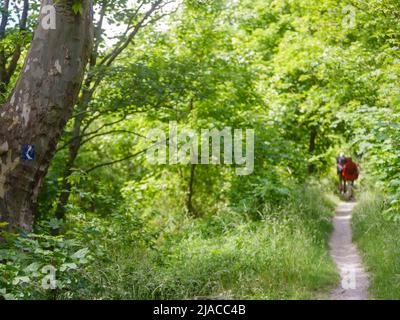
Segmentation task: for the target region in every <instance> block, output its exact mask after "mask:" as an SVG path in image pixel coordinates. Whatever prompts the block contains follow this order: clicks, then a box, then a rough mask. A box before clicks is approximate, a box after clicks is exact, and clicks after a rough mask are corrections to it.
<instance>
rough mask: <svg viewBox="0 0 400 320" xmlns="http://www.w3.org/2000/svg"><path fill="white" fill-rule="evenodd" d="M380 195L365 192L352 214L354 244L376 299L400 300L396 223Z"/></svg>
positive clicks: (399, 224)
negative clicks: (358, 250)
mask: <svg viewBox="0 0 400 320" xmlns="http://www.w3.org/2000/svg"><path fill="white" fill-rule="evenodd" d="M390 208H391V207H390V206H389V203H387V202H386V201H385V196H384V195H383V194H380V193H377V192H372V191H366V192H364V193H363V194H362V195H361V196H360V199H359V203H358V205H357V207H356V208H355V211H354V218H353V229H354V240H355V242H356V243H357V244H358V246H359V248H360V250H361V252H362V254H363V257H364V261H365V263H366V265H367V268H368V270H369V272H370V275H371V287H370V292H371V294H372V297H374V298H376V299H400V278H399V274H400V260H399V256H400V220H399V213H398V212H395V211H393V210H391V209H390Z"/></svg>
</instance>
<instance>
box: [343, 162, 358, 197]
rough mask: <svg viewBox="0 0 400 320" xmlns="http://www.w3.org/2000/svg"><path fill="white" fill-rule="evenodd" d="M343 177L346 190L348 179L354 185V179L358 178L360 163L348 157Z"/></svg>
mask: <svg viewBox="0 0 400 320" xmlns="http://www.w3.org/2000/svg"><path fill="white" fill-rule="evenodd" d="M342 177H343V181H344V188H345V190H346V186H347V181H349V183H350V184H351V186H353V184H354V181H355V180H357V179H358V165H357V164H356V163H355V162H353V159H352V158H347V159H346V163H345V165H344V166H343V171H342Z"/></svg>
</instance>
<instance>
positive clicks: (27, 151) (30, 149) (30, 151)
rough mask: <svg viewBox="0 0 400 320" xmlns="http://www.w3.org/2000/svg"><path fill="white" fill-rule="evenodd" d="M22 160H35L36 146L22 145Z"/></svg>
mask: <svg viewBox="0 0 400 320" xmlns="http://www.w3.org/2000/svg"><path fill="white" fill-rule="evenodd" d="M21 157H22V160H27V161H32V160H34V159H35V146H34V145H32V144H23V145H22V154H21Z"/></svg>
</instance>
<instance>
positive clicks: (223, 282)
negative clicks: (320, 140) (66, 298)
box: [79, 188, 338, 299]
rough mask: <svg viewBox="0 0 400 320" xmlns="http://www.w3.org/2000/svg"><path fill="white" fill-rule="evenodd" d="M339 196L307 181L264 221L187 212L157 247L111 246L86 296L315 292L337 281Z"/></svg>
mask: <svg viewBox="0 0 400 320" xmlns="http://www.w3.org/2000/svg"><path fill="white" fill-rule="evenodd" d="M333 212H334V204H333V202H332V201H331V200H329V199H327V198H326V197H324V196H323V195H322V194H321V192H320V190H318V189H317V188H305V189H301V190H299V191H298V192H296V193H295V194H293V195H292V196H291V197H290V198H289V199H288V202H287V203H286V204H285V205H283V206H282V207H280V208H276V209H274V210H273V211H272V212H271V211H269V212H265V214H264V215H263V217H264V218H263V219H262V220H261V221H253V220H251V219H250V218H248V217H246V216H243V215H240V214H237V213H233V212H230V211H229V212H223V213H220V214H218V215H210V216H206V217H204V218H201V219H196V220H193V219H190V220H187V222H186V224H187V225H185V226H182V227H181V228H180V229H179V232H176V233H175V234H170V235H168V236H166V237H164V238H163V239H162V240H160V242H159V243H158V244H157V246H156V247H155V248H151V249H150V248H145V247H141V248H139V247H135V246H131V247H129V246H126V245H124V246H120V245H118V244H117V243H116V244H115V246H109V248H108V252H107V256H106V257H105V258H104V259H97V260H96V262H95V265H94V266H93V268H92V271H91V272H88V273H87V283H88V286H87V287H86V289H85V290H82V291H80V292H79V295H80V296H79V297H80V298H102V299H116V298H117V299H188V298H189V299H191V298H243V299H313V298H316V297H318V296H319V295H320V294H321V293H324V292H325V293H326V292H328V291H329V289H330V288H331V287H332V286H334V285H335V284H336V282H337V281H338V275H337V273H336V270H335V267H334V265H333V263H332V261H331V259H330V257H329V254H328V251H327V239H328V235H329V233H330V231H331V222H330V219H331V217H332V214H333Z"/></svg>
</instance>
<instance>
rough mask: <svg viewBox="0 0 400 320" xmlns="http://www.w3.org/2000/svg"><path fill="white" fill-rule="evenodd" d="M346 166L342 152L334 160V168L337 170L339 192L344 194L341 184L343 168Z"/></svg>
mask: <svg viewBox="0 0 400 320" xmlns="http://www.w3.org/2000/svg"><path fill="white" fill-rule="evenodd" d="M345 164H346V157H345V156H344V154H343V152H342V153H340V155H339V157H337V158H336V168H337V175H338V177H339V191H340V192H344V182H343V168H344V165H345Z"/></svg>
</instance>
